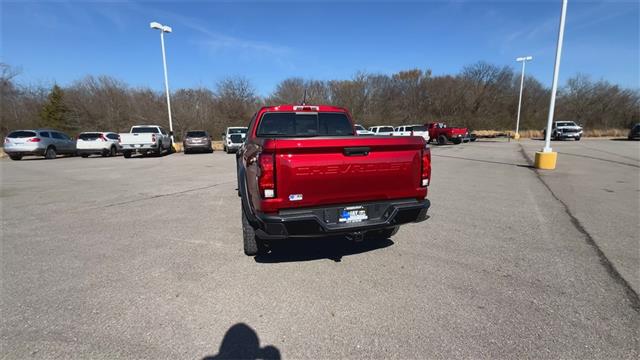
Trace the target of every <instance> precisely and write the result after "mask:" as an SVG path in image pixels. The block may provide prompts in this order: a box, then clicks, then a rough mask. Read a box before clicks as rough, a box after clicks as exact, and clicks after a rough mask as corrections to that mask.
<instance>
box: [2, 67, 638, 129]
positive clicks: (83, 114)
mask: <svg viewBox="0 0 640 360" xmlns="http://www.w3.org/2000/svg"><path fill="white" fill-rule="evenodd" d="M19 75H20V71H19V70H17V69H16V68H14V67H11V66H9V65H7V64H0V135H2V136H4V135H6V134H7V133H8V132H9V131H11V130H13V129H28V128H36V127H52V128H57V129H60V130H63V131H66V132H68V133H70V134H72V135H73V134H76V133H78V132H81V131H97V130H105V131H119V132H124V131H127V130H128V129H129V127H130V126H131V125H134V124H145V123H147V124H151V123H153V124H158V125H162V126H165V127H167V128H168V116H167V108H166V102H165V101H166V100H165V97H164V93H163V92H161V91H156V90H152V89H149V88H141V87H131V86H129V85H128V84H126V83H125V82H123V81H121V80H118V79H115V78H113V77H110V76H87V77H84V78H82V79H80V80H77V81H75V82H73V83H71V84H70V85H68V86H65V87H60V86H58V85H54V86H52V87H47V86H41V85H40V86H38V85H30V86H27V85H23V84H20V83H18V82H17V81H16V80H17V78H18V77H19ZM519 87H520V74H519V73H516V72H515V71H514V70H513V69H512V68H510V67H508V66H503V67H500V66H497V65H494V64H489V63H486V62H478V63H475V64H472V65H469V66H466V67H464V68H463V69H462V70H461V71H460V72H459V73H458V74H455V75H437V76H434V75H433V74H432V73H431V71H430V70H421V69H412V70H407V71H400V72H398V73H395V74H392V75H385V74H368V73H362V72H360V73H356V74H355V75H354V76H353V77H352V78H351V79H347V80H328V81H326V80H308V79H302V78H289V79H285V80H283V81H282V82H280V83H279V84H278V85H277V86H276V88H275V90H274V91H273V93H272V94H270V95H269V96H266V97H260V96H258V95H257V93H256V90H255V88H254V87H253V85H252V84H251V82H250V81H249V80H248V79H246V78H244V77H229V78H226V79H223V80H221V81H219V82H218V83H217V84H216V85H215V87H214V88H213V89H209V88H205V87H199V88H184V89H177V90H174V91H173V92H172V93H171V108H172V116H173V126H174V132H175V134H176V136H177V137H178V138H180V137H181V136H182V134H184V132H186V131H187V130H191V129H203V130H207V131H209V132H210V133H211V134H212V135H214V136H216V138H217V134H220V133H221V132H223V131H224V129H225V128H226V127H227V126H244V125H246V124H247V123H248V122H249V119H250V118H251V115H252V114H253V113H254V112H255V111H256V110H257V109H258V108H259V107H261V106H264V105H278V104H284V103H300V102H301V101H302V100H303V94H305V91H306V95H307V98H306V102H307V103H308V104H331V105H337V106H343V107H346V108H348V109H349V111H350V112H351V114H352V116H353V118H354V120H355V121H356V122H357V123H360V124H362V125H364V126H365V127H368V126H373V125H400V124H408V123H412V124H414V123H415V124H423V123H426V122H431V121H445V122H448V123H450V124H453V125H459V126H465V127H469V128H471V129H474V130H508V129H512V128H513V127H514V126H515V117H516V112H517V107H518V91H519ZM549 96H550V90H549V89H548V88H547V87H545V86H544V85H542V84H541V83H540V82H539V81H538V80H537V79H535V78H534V77H532V76H527V77H525V84H524V93H523V99H522V112H521V129H523V130H527V129H534V130H539V129H541V128H542V127H544V126H545V125H546V119H547V114H548V106H549ZM555 117H556V119H558V120H574V121H576V122H578V123H580V124H582V125H583V126H585V127H586V128H590V129H612V128H627V127H629V126H631V124H634V123H638V122H640V91H638V90H637V89H635V90H634V89H625V88H622V87H620V86H618V85H615V84H612V83H610V82H608V81H604V80H600V81H593V80H591V79H590V78H589V77H588V76H586V75H582V74H578V75H576V76H574V77H572V78H570V79H569V80H568V81H567V82H566V84H565V85H564V86H563V87H561V88H560V89H559V92H558V98H557V105H556V116H555Z"/></svg>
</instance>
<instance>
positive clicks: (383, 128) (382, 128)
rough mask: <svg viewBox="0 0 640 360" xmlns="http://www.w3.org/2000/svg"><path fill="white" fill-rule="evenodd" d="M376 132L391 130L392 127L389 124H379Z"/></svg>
mask: <svg viewBox="0 0 640 360" xmlns="http://www.w3.org/2000/svg"><path fill="white" fill-rule="evenodd" d="M378 132H393V128H392V127H391V126H381V127H380V129H378Z"/></svg>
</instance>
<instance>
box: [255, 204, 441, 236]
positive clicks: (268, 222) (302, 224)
mask: <svg viewBox="0 0 640 360" xmlns="http://www.w3.org/2000/svg"><path fill="white" fill-rule="evenodd" d="M353 205H361V206H363V207H364V208H366V210H367V215H368V216H369V219H368V220H365V221H362V222H357V223H339V222H338V214H339V211H340V210H341V209H343V208H344V207H347V206H353ZM429 206H431V202H430V201H429V200H427V199H424V200H416V199H404V200H392V201H378V202H371V203H364V204H345V205H340V206H327V207H318V208H305V209H299V210H283V211H280V212H279V213H278V214H275V215H274V214H263V213H257V214H256V218H257V221H258V223H259V224H258V225H259V226H258V228H257V229H256V234H257V235H258V236H260V237H262V238H265V239H286V238H290V237H316V236H326V235H333V234H348V233H356V232H366V231H372V230H380V229H384V228H388V227H391V226H398V225H402V224H407V223H415V222H421V221H424V220H426V219H427V218H428V217H427V210H428V209H429Z"/></svg>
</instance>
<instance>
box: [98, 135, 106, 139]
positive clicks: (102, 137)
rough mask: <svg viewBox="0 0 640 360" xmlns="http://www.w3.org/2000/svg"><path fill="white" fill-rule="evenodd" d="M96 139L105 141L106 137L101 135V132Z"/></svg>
mask: <svg viewBox="0 0 640 360" xmlns="http://www.w3.org/2000/svg"><path fill="white" fill-rule="evenodd" d="M98 139H100V140H102V141H107V138H105V137H104V135H102V134H100V137H99V138H98Z"/></svg>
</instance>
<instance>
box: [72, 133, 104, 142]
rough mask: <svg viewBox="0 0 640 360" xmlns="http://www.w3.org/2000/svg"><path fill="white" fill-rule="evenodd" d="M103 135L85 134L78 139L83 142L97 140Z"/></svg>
mask: <svg viewBox="0 0 640 360" xmlns="http://www.w3.org/2000/svg"><path fill="white" fill-rule="evenodd" d="M101 135H102V134H101V133H84V134H80V136H78V138H79V139H81V140H85V141H90V140H96V139H97V138H99V137H100V136H101Z"/></svg>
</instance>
